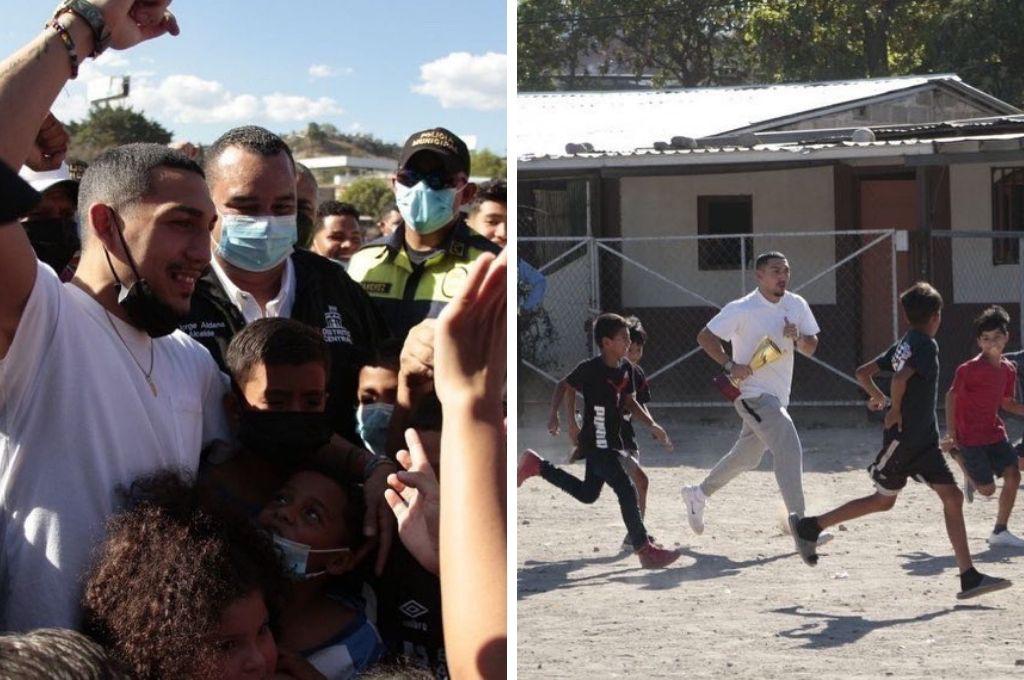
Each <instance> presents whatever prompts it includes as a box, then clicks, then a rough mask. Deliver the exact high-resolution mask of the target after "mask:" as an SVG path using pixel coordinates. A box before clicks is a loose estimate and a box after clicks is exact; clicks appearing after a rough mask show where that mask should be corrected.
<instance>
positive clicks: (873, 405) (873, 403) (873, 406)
mask: <svg viewBox="0 0 1024 680" xmlns="http://www.w3.org/2000/svg"><path fill="white" fill-rule="evenodd" d="M888 401H889V400H888V399H886V397H885V395H884V394H873V395H871V396H870V397H868V410H869V411H884V410H885V407H886V406H887V405H888V403H887V402H888Z"/></svg>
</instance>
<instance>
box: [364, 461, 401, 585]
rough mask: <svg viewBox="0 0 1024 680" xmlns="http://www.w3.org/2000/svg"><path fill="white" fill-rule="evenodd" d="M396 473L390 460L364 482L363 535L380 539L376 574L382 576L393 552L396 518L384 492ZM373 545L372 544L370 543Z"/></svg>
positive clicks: (377, 468) (376, 469)
mask: <svg viewBox="0 0 1024 680" xmlns="http://www.w3.org/2000/svg"><path fill="white" fill-rule="evenodd" d="M394 471H395V464H394V463H392V462H391V461H390V460H389V461H385V462H383V463H381V464H380V465H378V466H377V467H376V468H375V469H374V470H373V472H371V473H370V476H369V477H367V478H366V480H365V481H364V482H363V499H364V501H365V505H366V514H365V515H364V516H363V535H364V536H367V537H374V538H377V539H378V542H377V544H376V545H377V562H376V564H375V565H374V572H375V573H376V574H377V575H378V576H380V575H381V574H383V573H384V565H385V564H386V563H387V560H388V553H389V552H391V542H392V541H393V540H394V539H395V518H394V516H393V515H392V514H391V511H390V510H389V509H388V507H387V500H386V499H385V497H384V491H385V490H386V489H387V488H388V479H389V478H390V475H391V473H393V472H394ZM370 544H372V542H370Z"/></svg>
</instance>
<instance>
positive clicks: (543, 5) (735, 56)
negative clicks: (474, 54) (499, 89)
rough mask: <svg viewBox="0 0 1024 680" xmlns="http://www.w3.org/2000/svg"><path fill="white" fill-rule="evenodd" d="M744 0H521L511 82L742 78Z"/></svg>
mask: <svg viewBox="0 0 1024 680" xmlns="http://www.w3.org/2000/svg"><path fill="white" fill-rule="evenodd" d="M749 4H750V0H647V1H646V2H644V3H632V4H630V3H622V2H619V1H618V0H522V2H520V4H519V18H518V35H519V48H518V49H519V52H518V55H519V64H518V75H519V87H520V89H524V90H548V89H553V88H554V87H561V88H562V89H568V90H574V89H589V88H592V87H593V86H594V76H604V75H607V74H610V73H611V74H619V75H632V76H633V77H634V79H635V80H636V81H637V82H640V81H641V80H642V77H647V76H650V80H651V83H652V84H653V85H655V86H662V85H666V84H673V85H682V86H687V87H690V86H700V85H715V84H726V83H735V82H740V81H742V80H743V79H744V78H745V77H746V75H747V72H748V69H749V65H748V64H747V62H746V57H747V54H748V53H747V50H746V49H745V48H744V46H743V44H742V41H741V40H740V37H741V29H742V25H743V19H744V16H745V15H744V12H743V10H744V8H745V7H746V6H747V5H749Z"/></svg>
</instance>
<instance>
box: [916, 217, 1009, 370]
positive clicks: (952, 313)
mask: <svg viewBox="0 0 1024 680" xmlns="http://www.w3.org/2000/svg"><path fill="white" fill-rule="evenodd" d="M1022 254H1024V231H1002V232H995V231H992V230H990V229H989V230H985V231H933V232H931V234H930V239H929V248H928V255H929V273H930V276H929V280H930V281H931V282H932V284H933V285H934V286H935V287H936V288H938V290H939V292H940V293H942V297H943V299H944V302H945V305H944V308H943V312H942V325H941V326H940V328H939V332H938V335H937V336H936V340H937V341H938V343H939V352H940V354H939V356H940V359H941V374H940V380H939V389H940V390H945V389H948V387H949V385H950V384H951V383H952V381H953V372H954V371H955V370H956V367H957V366H958V365H959V364H961V363H962V362H963V361H965V360H967V359H969V358H970V357H972V356H974V355H976V354H977V353H978V345H977V343H976V342H975V338H974V331H973V321H974V318H975V317H977V316H978V314H980V313H981V312H982V311H983V310H984V309H985V308H987V307H989V306H990V305H994V304H995V305H1001V306H1002V307H1003V308H1005V309H1006V311H1007V312H1009V314H1010V319H1011V326H1010V342H1009V344H1008V345H1007V347H1006V351H1014V350H1017V349H1020V347H1021V337H1022V336H1024V315H1022V313H1021V312H1022V308H1024V305H1022V302H1024V259H1022Z"/></svg>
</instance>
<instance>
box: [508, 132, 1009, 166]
mask: <svg viewBox="0 0 1024 680" xmlns="http://www.w3.org/2000/svg"><path fill="white" fill-rule="evenodd" d="M1018 150H1024V132H1014V133H1007V134H995V135H965V136H962V137H944V138H942V139H929V138H907V139H891V140H881V141H874V142H852V141H849V140H844V141H838V142H820V143H796V142H794V143H779V144H758V145H756V146H753V147H737V146H723V147H708V148H699V149H664V150H658V149H652V148H646V149H635V150H633V151H629V152H605V153H579V154H574V155H548V156H541V157H532V158H530V159H529V161H528V162H527V163H526V167H528V168H529V169H530V170H547V169H556V168H558V169H568V168H575V169H590V168H600V167H627V166H631V167H636V166H654V165H715V164H718V163H727V164H741V163H773V162H778V163H792V162H793V161H804V160H807V161H811V160H819V161H820V160H838V159H852V158H869V157H877V158H882V157H889V156H921V155H932V154H943V153H978V152H984V151H1018Z"/></svg>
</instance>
